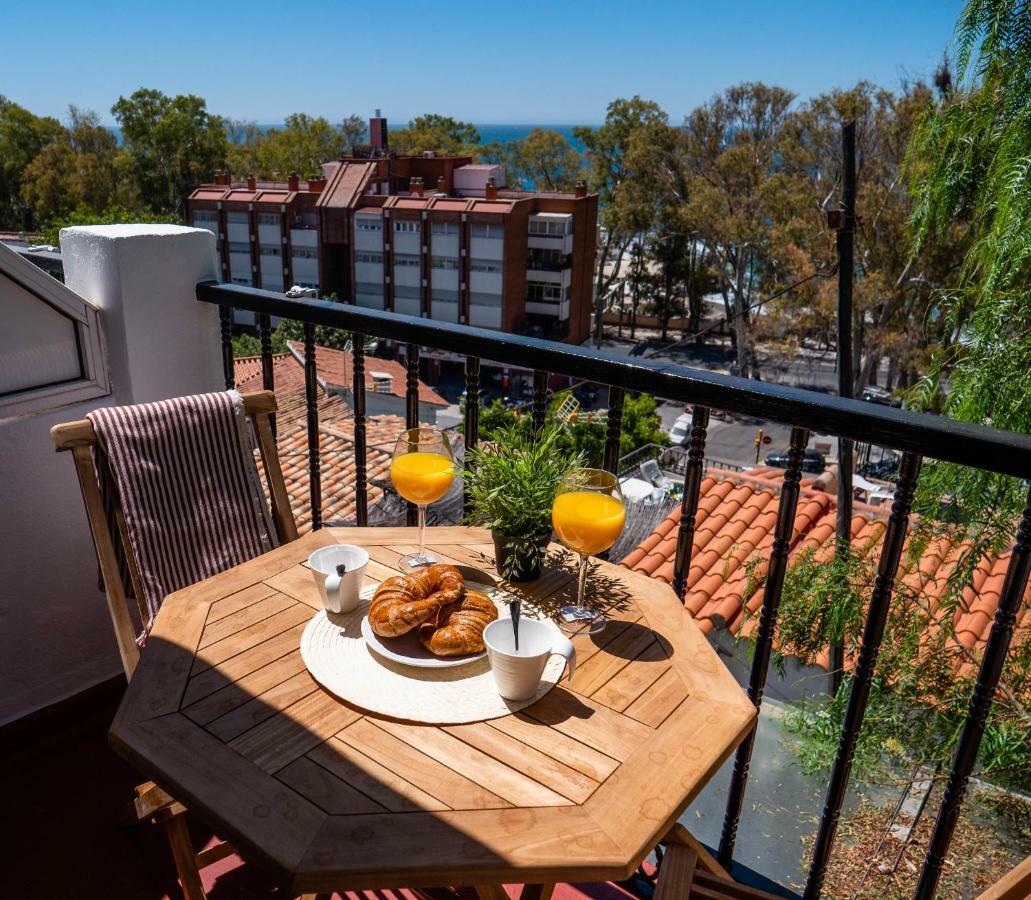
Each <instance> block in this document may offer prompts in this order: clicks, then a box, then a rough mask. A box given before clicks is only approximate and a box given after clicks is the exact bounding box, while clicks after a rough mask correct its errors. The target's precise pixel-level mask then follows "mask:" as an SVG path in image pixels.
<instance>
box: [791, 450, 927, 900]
mask: <svg viewBox="0 0 1031 900" xmlns="http://www.w3.org/2000/svg"><path fill="white" fill-rule="evenodd" d="M921 462H922V459H921V457H920V456H918V455H917V454H915V453H905V454H903V456H902V462H901V464H900V465H899V477H898V481H897V482H896V485H895V500H894V502H893V503H892V505H891V516H890V517H889V518H888V527H887V529H886V531H885V532H884V544H883V545H882V547H881V557H880V559H879V561H878V563H877V577H876V578H875V579H874V586H873V591H872V593H871V595H870V608H869V609H868V610H867V613H866V624H865V625H864V626H863V642H862V644H861V645H860V648H859V658H858V660H857V661H856V667H855V670H854V671H853V673H852V688H851V691H850V693H849V696H848V706H847V707H846V708H845V719H844V722H843V723H842V728H841V739H840V741H839V742H838V754H837V756H836V757H835V759H834V768H833V769H832V770H831V780H830V784H829V785H828V786H827V798H826V800H825V802H824V806H823V816H822V817H821V818H820V829H819V831H818V832H817V833H816V844H815V846H814V847H813V862H812V865H810V867H809V878H808V880H807V881H806V886H805V894H804V896H805V897H806V898H808V900H815V898H818V897H819V896H820V892H821V891H822V890H823V879H824V876H825V875H826V873H827V862H828V860H829V859H830V855H831V847H832V846H833V844H834V834H835V832H836V831H837V828H838V818H839V817H840V816H841V804H842V802H843V801H844V799H845V791H846V790H847V789H848V776H849V773H850V772H851V771H852V757H853V756H854V755H855V752H856V743H857V742H858V741H859V729H860V728H861V727H862V724H863V715H864V714H865V713H866V703H867V700H868V699H869V697H870V686H871V684H872V683H873V673H874V667H875V666H876V664H877V653H878V651H879V650H880V649H881V640H882V639H883V637H884V626H885V624H886V623H887V620H888V607H889V605H890V603H891V592H892V588H893V587H894V584H895V576H896V574H898V570H899V560H900V559H901V557H902V547H903V544H904V543H905V540H906V532H907V531H908V529H909V511H910V508H911V507H912V505H913V491H914V490H915V489H916V479H917V476H918V475H919V474H920V464H921Z"/></svg>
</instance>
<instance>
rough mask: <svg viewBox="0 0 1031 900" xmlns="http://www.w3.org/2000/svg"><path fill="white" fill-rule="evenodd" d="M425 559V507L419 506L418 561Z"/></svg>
mask: <svg viewBox="0 0 1031 900" xmlns="http://www.w3.org/2000/svg"><path fill="white" fill-rule="evenodd" d="M425 558H426V507H425V506H423V505H422V504H419V559H425Z"/></svg>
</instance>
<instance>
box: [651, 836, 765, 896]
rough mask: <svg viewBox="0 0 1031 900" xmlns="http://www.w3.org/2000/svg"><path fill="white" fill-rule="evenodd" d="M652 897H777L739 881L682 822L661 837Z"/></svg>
mask: <svg viewBox="0 0 1031 900" xmlns="http://www.w3.org/2000/svg"><path fill="white" fill-rule="evenodd" d="M662 843H663V844H664V845H665V853H664V854H663V857H662V865H660V866H659V878H658V881H657V882H656V884H655V895H654V897H653V900H777V898H775V897H774V895H773V894H768V893H766V892H765V891H759V890H756V889H755V888H751V887H746V886H745V885H743V884H738V883H737V882H736V881H734V879H733V878H731V877H730V874H729V873H728V872H727V870H726V869H724V868H723V866H721V865H720V864H719V863H718V862H716V860H715V859H713V858H712V857H711V856H710V855H709V851H708V850H706V849H705V847H703V846H702V845H701V844H700V843H699V842H698V841H697V839H696V838H695V837H694V835H692V834H691V832H690V831H688V830H687V829H686V828H685V827H684V826H683V825H680V824H677V825H674V826H673V827H672V828H671V829H670V830H669V831H668V832H667V833H666V836H665V837H664V838H663V839H662Z"/></svg>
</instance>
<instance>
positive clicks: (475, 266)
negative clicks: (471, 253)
mask: <svg viewBox="0 0 1031 900" xmlns="http://www.w3.org/2000/svg"><path fill="white" fill-rule="evenodd" d="M469 269H470V271H472V272H500V271H501V263H499V262H496V261H494V260H490V259H474V260H471V261H470V263H469Z"/></svg>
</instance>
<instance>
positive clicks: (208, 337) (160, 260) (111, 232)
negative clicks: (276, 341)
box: [0, 225, 223, 724]
mask: <svg viewBox="0 0 1031 900" xmlns="http://www.w3.org/2000/svg"><path fill="white" fill-rule="evenodd" d="M61 250H62V256H63V258H64V268H65V279H66V283H67V285H68V287H70V288H71V289H72V290H74V291H76V293H78V294H80V295H82V296H83V297H85V298H86V299H88V300H90V301H92V302H93V303H95V304H96V305H98V306H99V307H100V308H101V310H102V324H103V328H104V333H105V337H106V342H107V349H108V366H109V370H110V374H111V384H112V389H113V390H112V394H111V395H110V396H108V397H103V398H101V399H100V400H94V401H91V402H89V403H80V404H75V405H73V406H68V407H64V408H63V409H59V410H57V411H54V412H48V413H43V414H40V415H35V416H27V417H25V418H22V419H16V420H13V421H10V422H7V423H5V424H2V425H0V510H3V512H2V513H0V571H2V572H3V576H4V577H3V588H2V589H0V724H3V723H6V722H9V721H13V720H14V719H18V718H20V717H22V716H24V715H26V714H28V713H30V712H33V711H34V710H36V709H40V708H42V707H45V706H48V705H50V704H52V703H55V702H57V701H59V700H62V699H64V698H65V697H68V696H70V695H72V694H75V693H77V692H79V691H82V690H84V689H85V688H88V687H90V686H92V685H94V684H96V683H98V682H100V681H103V680H105V679H107V678H110V677H111V676H113V675H116V674H118V673H119V672H120V671H121V664H120V663H119V660H118V653H117V651H116V649H115V642H114V637H113V636H112V632H111V624H110V620H109V618H108V614H107V607H106V604H105V601H104V596H103V594H102V593H101V592H100V591H99V590H98V589H97V564H96V557H95V555H94V552H93V544H92V540H91V538H90V534H89V526H88V525H87V523H86V516H85V513H84V512H83V508H82V499H81V497H80V494H79V487H78V482H77V481H76V478H75V472H74V469H73V466H72V460H71V456H70V455H69V454H67V453H60V454H58V453H55V452H54V450H53V444H52V442H51V439H50V427H51V426H52V425H55V424H57V423H58V422H67V421H72V420H75V419H81V418H82V417H83V416H84V415H85V414H86V413H87V412H88V411H89V410H91V409H95V408H97V407H99V406H106V405H112V404H125V403H134V402H136V403H139V402H146V401H149V400H157V399H160V398H162V397H170V396H176V395H182V394H189V393H197V392H200V391H210V390H219V389H220V388H221V387H222V384H223V382H222V374H221V355H220V349H219V341H218V313H217V310H216V309H215V307H212V306H208V305H207V304H201V303H198V302H197V300H196V299H195V294H194V287H195V285H196V283H197V281H200V280H202V279H207V278H214V277H216V272H217V269H216V260H215V239H214V237H213V235H212V234H211V233H210V232H209V231H206V230H203V229H193V228H182V227H179V226H174V225H105V226H93V227H82V228H70V229H65V230H64V231H62V232H61ZM2 287H3V286H2V284H0V289H2Z"/></svg>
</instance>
